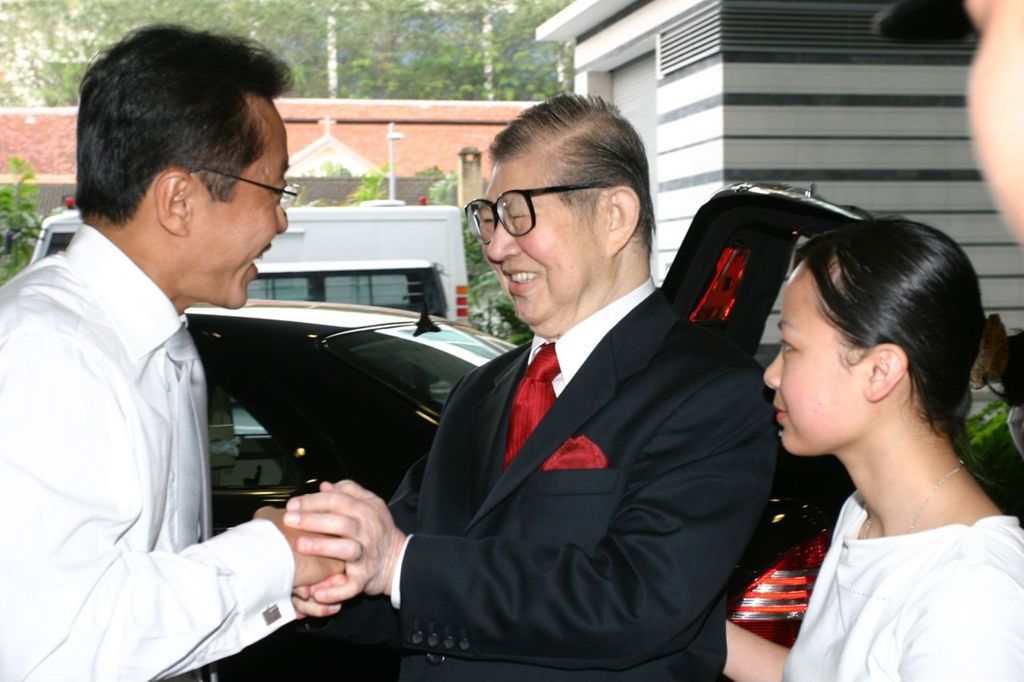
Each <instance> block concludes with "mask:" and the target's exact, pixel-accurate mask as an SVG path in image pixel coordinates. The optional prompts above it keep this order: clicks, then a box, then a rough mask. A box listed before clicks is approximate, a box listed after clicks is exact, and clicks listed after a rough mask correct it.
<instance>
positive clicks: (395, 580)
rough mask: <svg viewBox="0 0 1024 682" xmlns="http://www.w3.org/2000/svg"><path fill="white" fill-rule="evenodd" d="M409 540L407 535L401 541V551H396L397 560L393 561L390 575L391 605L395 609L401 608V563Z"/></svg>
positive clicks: (403, 561)
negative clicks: (393, 567)
mask: <svg viewBox="0 0 1024 682" xmlns="http://www.w3.org/2000/svg"><path fill="white" fill-rule="evenodd" d="M409 540H412V535H409V536H407V537H406V538H405V542H404V543H402V551H401V552H399V553H398V561H396V562H395V572H394V573H393V574H392V575H391V606H392V607H394V608H396V609H400V608H402V564H403V563H405V550H407V549H409Z"/></svg>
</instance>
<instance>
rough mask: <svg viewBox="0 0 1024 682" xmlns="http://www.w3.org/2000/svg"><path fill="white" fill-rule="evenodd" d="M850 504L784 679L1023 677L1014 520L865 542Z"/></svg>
mask: <svg viewBox="0 0 1024 682" xmlns="http://www.w3.org/2000/svg"><path fill="white" fill-rule="evenodd" d="M866 517H867V514H866V511H865V508H864V503H863V499H862V498H861V497H860V494H859V493H854V495H853V496H851V497H850V499H848V500H847V501H846V504H845V505H843V509H842V511H841V512H840V514H839V521H838V523H837V525H836V530H835V535H834V538H833V541H832V546H831V547H830V548H829V550H828V553H827V555H826V556H825V562H824V564H823V565H822V567H821V572H820V574H819V576H818V581H817V585H816V587H815V589H814V592H813V593H812V595H811V601H810V605H809V607H808V610H807V617H806V619H805V621H804V624H803V627H802V628H801V630H800V635H799V637H798V638H797V641H796V645H795V646H794V647H793V650H792V652H791V653H790V655H789V657H788V659H787V661H786V668H785V672H784V675H783V679H784V680H789V681H792V682H824V681H829V682H848V681H852V680H873V681H875V680H915V681H916V680H921V681H924V680H927V681H929V682H933V681H937V680H957V681H958V682H960V681H964V680H979V681H980V680H984V681H985V682H995V681H999V680H1007V681H1010V680H1012V681H1014V682H1019V681H1021V680H1024V531H1022V530H1021V527H1020V524H1019V522H1018V521H1017V519H1016V518H1015V517H1012V516H992V517H988V518H984V519H982V520H980V521H978V522H977V523H975V524H974V525H973V526H964V525H951V526H944V527H942V528H936V529H933V530H927V531H922V532H918V533H911V534H909V535H898V536H893V537H885V538H875V539H870V540H858V539H857V534H858V532H859V531H860V528H861V524H862V523H863V522H864V520H865V518H866Z"/></svg>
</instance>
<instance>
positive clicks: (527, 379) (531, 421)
mask: <svg viewBox="0 0 1024 682" xmlns="http://www.w3.org/2000/svg"><path fill="white" fill-rule="evenodd" d="M561 371H562V370H560V369H559V368H558V356H556V355H555V344H553V343H545V344H544V345H543V346H541V347H540V350H539V351H537V356H536V357H534V358H533V362H531V363H530V366H529V367H527V368H526V376H524V377H523V379H522V381H520V382H519V388H517V389H516V395H515V398H513V400H512V414H511V416H510V417H509V423H508V443H507V445H506V446H505V468H506V469H508V465H509V464H511V463H512V460H513V459H515V456H516V455H517V454H518V453H519V448H521V447H522V446H523V443H525V442H526V439H527V438H529V436H530V434H531V433H533V430H534V429H535V428H536V427H537V424H539V423H540V420H541V419H542V418H543V417H544V415H545V413H547V411H548V409H549V408H550V407H551V404H552V403H553V402H555V389H554V388H553V387H552V386H551V380H552V379H554V378H555V377H556V376H558V374H559V372H561Z"/></svg>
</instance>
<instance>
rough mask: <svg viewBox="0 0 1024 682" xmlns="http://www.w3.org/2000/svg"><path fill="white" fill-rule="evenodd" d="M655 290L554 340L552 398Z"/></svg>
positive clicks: (394, 592) (640, 290) (533, 352)
mask: <svg viewBox="0 0 1024 682" xmlns="http://www.w3.org/2000/svg"><path fill="white" fill-rule="evenodd" d="M655 290H656V289H655V286H654V281H653V280H651V279H647V280H645V281H644V283H643V284H641V285H640V286H638V287H637V288H636V289H633V290H632V291H630V292H629V293H628V294H626V295H625V296H622V297H621V298H618V299H616V300H614V301H612V302H611V303H609V304H608V305H606V306H605V307H604V308H601V309H600V310H598V311H597V312H596V313H594V314H593V315H591V316H590V317H588V318H586V319H584V320H583V321H582V322H579V323H577V324H576V326H575V327H573V328H572V329H570V330H569V331H567V332H566V333H565V334H562V337H561V338H559V339H558V340H556V341H555V357H556V358H558V369H559V374H558V376H556V377H555V378H554V379H552V380H551V387H552V388H553V389H554V390H555V397H556V398H557V397H558V396H560V395H562V391H564V390H565V387H566V386H568V385H569V382H570V381H571V380H572V378H573V377H574V376H576V372H578V371H579V369H580V367H582V366H583V363H584V362H586V361H587V358H589V357H590V354H591V353H592V352H593V351H594V348H596V347H597V344H599V343H601V339H603V338H604V337H605V336H606V335H607V334H608V332H610V331H611V330H612V328H613V327H614V326H615V325H617V324H618V323H619V322H621V321H622V318H624V317H625V316H626V315H628V314H629V313H630V312H631V311H632V310H633V308H635V307H637V306H638V305H640V303H642V302H643V300H644V299H646V298H647V297H648V296H650V295H651V294H653V293H654V292H655ZM545 343H549V341H548V340H547V339H544V338H541V337H539V336H535V337H533V341H532V343H531V346H530V358H529V360H528V361H527V363H526V364H527V365H529V364H530V363H531V362H533V359H534V358H535V357H536V356H537V352H538V351H540V347H541V346H543V345H544V344H545ZM411 539H412V535H410V536H409V537H407V538H406V539H405V544H404V545H402V550H401V552H399V554H398V561H396V562H395V572H394V574H393V575H392V576H391V605H392V606H393V607H395V608H396V609H397V608H400V607H401V605H402V589H401V585H402V564H404V563H405V551H406V550H407V549H408V548H409V540H411Z"/></svg>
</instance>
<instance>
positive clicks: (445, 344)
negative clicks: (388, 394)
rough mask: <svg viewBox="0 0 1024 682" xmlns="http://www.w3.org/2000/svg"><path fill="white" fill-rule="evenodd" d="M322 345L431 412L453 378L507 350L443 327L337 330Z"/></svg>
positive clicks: (493, 341) (444, 396)
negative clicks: (429, 329) (419, 330)
mask: <svg viewBox="0 0 1024 682" xmlns="http://www.w3.org/2000/svg"><path fill="white" fill-rule="evenodd" d="M324 343H325V345H326V347H327V349H328V351H329V352H331V353H332V354H334V355H335V356H337V357H338V358H340V359H342V360H344V361H346V362H348V363H350V364H352V365H354V366H356V367H357V368H359V369H360V370H361V371H364V372H366V373H368V374H370V375H372V376H373V377H374V378H376V379H377V380H378V381H381V382H382V383H384V384H386V385H388V386H390V387H391V388H392V389H394V390H396V391H399V392H401V393H404V394H405V395H407V396H409V397H410V398H412V399H413V400H415V401H417V402H418V403H420V404H422V405H425V406H427V407H429V408H431V409H433V410H435V411H439V410H440V409H441V405H442V404H443V403H444V401H445V399H447V397H448V393H449V392H450V391H451V390H452V388H453V387H454V386H455V383H456V382H457V381H458V380H459V379H461V378H462V377H463V376H464V375H466V374H467V373H468V372H470V371H471V370H472V369H473V368H475V367H477V366H479V365H482V364H483V363H485V362H487V361H488V360H490V359H492V358H495V357H497V356H498V355H500V354H501V353H503V352H504V351H506V350H508V349H510V348H512V346H511V345H509V344H506V343H504V342H502V341H498V340H497V339H493V338H490V337H486V336H482V335H481V336H477V335H475V334H472V333H470V332H467V331H464V330H462V329H459V328H456V327H452V326H448V325H442V326H441V327H440V329H439V331H436V332H427V333H425V334H420V335H416V326H415V325H403V326H399V327H385V328H379V329H370V330H359V331H354V332H342V333H340V334H335V335H334V336H331V337H328V338H327V339H326V340H325V341H324Z"/></svg>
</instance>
